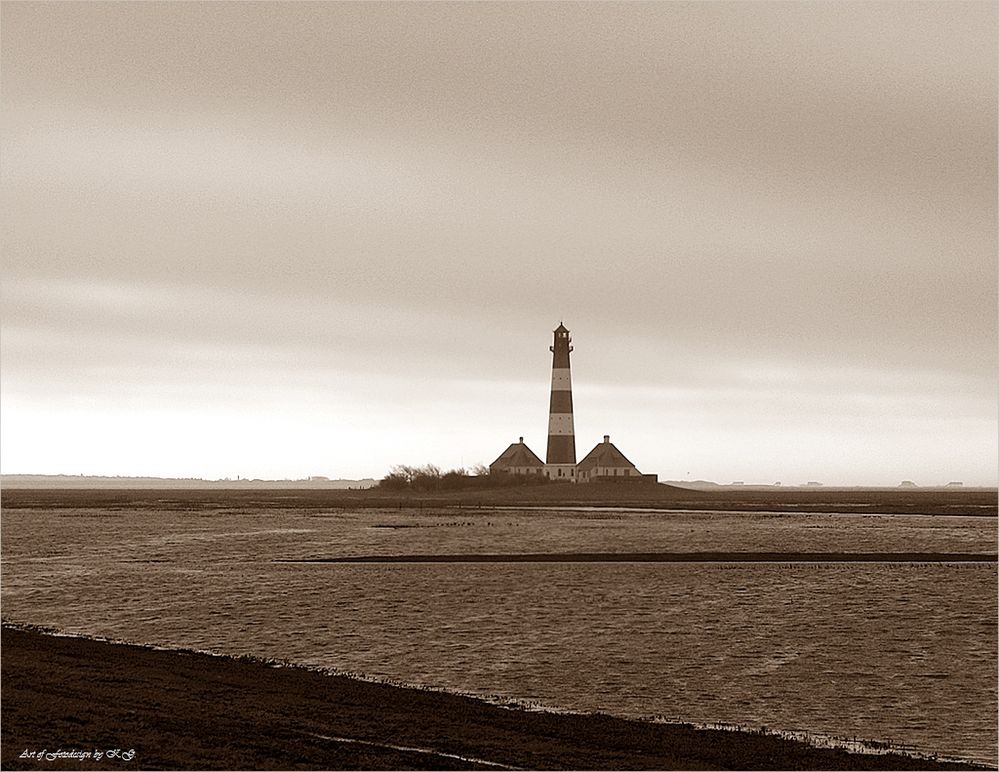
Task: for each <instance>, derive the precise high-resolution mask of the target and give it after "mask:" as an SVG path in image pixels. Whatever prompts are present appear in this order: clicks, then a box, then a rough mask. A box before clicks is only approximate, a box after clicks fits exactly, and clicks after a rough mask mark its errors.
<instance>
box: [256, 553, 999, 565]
mask: <svg viewBox="0 0 999 772" xmlns="http://www.w3.org/2000/svg"><path fill="white" fill-rule="evenodd" d="M996 557H997V556H996V555H991V554H987V553H983V552H541V553H509V554H501V555H495V554H494V555H489V554H483V555H478V554H464V555H355V556H349V557H308V558H277V559H275V560H274V561H272V562H274V563H995V562H996Z"/></svg>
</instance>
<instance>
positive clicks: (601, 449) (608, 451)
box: [577, 440, 635, 472]
mask: <svg viewBox="0 0 999 772" xmlns="http://www.w3.org/2000/svg"><path fill="white" fill-rule="evenodd" d="M597 466H608V467H631V468H634V466H635V465H634V464H633V463H631V462H630V461H629V460H628V459H627V458H626V457H625V455H624V453H622V452H621V451H620V450H618V449H617V447H615V445H614V443H613V442H611V441H610V440H607V441H606V442H601V443H599V444H598V445H597V446H596V447H595V448H594V449H593V450H591V451H590V452H589V453H587V454H586V457H585V458H584V459H583V460H582V461H580V462H579V464H578V465H577V468H578V469H579V470H580V471H583V472H588V471H590V470H591V469H593V468H594V467H597Z"/></svg>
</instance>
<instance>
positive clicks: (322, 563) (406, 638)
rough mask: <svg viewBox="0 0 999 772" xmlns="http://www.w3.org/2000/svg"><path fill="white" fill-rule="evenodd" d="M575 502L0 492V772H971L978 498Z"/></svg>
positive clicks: (983, 648) (988, 521)
mask: <svg viewBox="0 0 999 772" xmlns="http://www.w3.org/2000/svg"><path fill="white" fill-rule="evenodd" d="M544 487H545V489H546V490H547V489H557V488H559V487H562V488H563V491H564V493H565V494H566V495H568V494H572V495H573V496H576V497H579V496H582V495H584V494H585V492H584V494H580V493H579V492H578V491H576V490H568V487H567V486H544ZM574 487H576V488H582V487H584V486H574ZM592 487H594V488H596V487H597V486H592ZM603 488H604V489H605V490H609V489H611V488H620V490H619V491H617V492H616V493H615V494H614V495H616V496H617V498H616V499H611V498H600V499H599V500H593V499H594V498H598V497H605V496H610V493H606V492H600V493H598V494H585V495H586V496H591V499H590V500H578V501H577V500H575V499H574V500H573V501H571V502H566V503H564V504H559V503H558V502H557V501H552V500H548V501H543V502H534V503H533V504H532V505H528V504H524V503H521V504H518V503H516V501H515V500H513V499H507V500H504V501H495V502H487V501H482V502H475V503H474V504H472V503H471V502H470V501H469V500H468V499H467V497H466V498H465V499H462V498H457V497H455V498H451V499H446V498H438V499H433V498H428V497H410V498H408V499H400V498H399V497H394V498H393V499H392V500H389V499H385V498H384V497H380V496H379V494H378V493H377V492H374V491H373V492H355V491H350V492H346V493H345V492H342V491H329V490H325V491H324V490H319V491H310V490H280V491H260V490H236V491H226V490H197V491H177V490H132V491H122V490H115V491H103V490H60V491H22V490H7V491H4V493H3V530H2V538H3V576H2V579H3V585H2V589H3V615H4V620H5V621H7V622H9V623H12V624H15V625H18V626H22V627H23V626H32V625H41V626H45V627H47V628H51V629H53V630H58V631H60V632H62V633H67V634H71V635H74V636H82V637H54V636H51V635H43V634H41V633H39V632H37V631H32V630H25V629H10V628H5V629H4V632H3V657H2V659H0V663H2V667H3V687H2V688H3V706H4V721H3V724H2V731H3V756H2V765H3V767H4V768H11V769H13V768H31V769H39V768H48V767H49V766H53V765H54V762H50V763H49V764H48V765H45V764H40V763H39V762H38V761H35V760H32V759H29V758H27V757H26V758H23V759H22V758H21V757H20V756H21V754H22V752H23V751H25V750H30V749H35V750H41V749H45V748H47V749H48V750H52V749H53V748H56V749H57V748H58V747H59V746H61V747H62V748H64V749H84V750H87V749H91V746H93V748H98V747H104V746H107V747H108V748H125V747H126V746H127V747H128V748H133V747H134V748H135V751H136V756H135V761H134V762H133V763H132V764H131V767H132V768H209V769H230V768H254V769H263V768H299V767H300V768H455V767H457V768H474V767H477V766H482V767H483V768H485V767H488V766H489V765H493V766H496V765H506V766H512V767H526V768H556V767H558V768H566V767H570V768H690V769H694V768H742V769H745V768H761V769H764V768H769V769H773V768H780V769H790V768H814V769H818V768H868V769H873V768H911V765H915V768H928V767H930V766H931V765H932V762H931V761H929V760H928V759H927V758H926V757H929V756H932V755H934V754H936V755H938V756H941V757H944V756H946V757H957V758H960V759H964V760H965V761H966V762H967V763H972V762H978V763H982V764H985V765H987V766H994V765H995V763H996V758H995V755H996V750H995V749H996V728H995V715H996V702H995V700H996V694H995V689H994V684H995V682H996V636H995V631H996V617H997V611H996V583H997V582H996V579H997V577H996V557H995V552H996V547H995V545H996V519H995V517H994V514H995V493H994V492H992V493H989V492H984V493H983V492H977V491H936V492H925V491H923V492H918V491H917V492H912V491H899V492H898V493H897V495H893V492H890V491H889V492H884V491H882V492H872V493H871V494H870V495H869V496H868V499H867V500H866V501H865V500H864V498H863V495H862V494H861V492H857V491H825V490H823V491H790V490H789V491H787V492H786V493H785V492H783V491H781V492H776V493H775V492H773V491H763V492H758V491H738V492H726V493H725V494H724V495H726V496H729V497H730V498H729V499H728V500H723V499H722V498H720V497H719V495H716V494H715V493H714V492H712V493H711V494H705V495H703V496H702V492H699V491H697V492H690V491H680V492H679V493H678V492H677V491H678V490H679V489H670V488H669V487H668V486H642V488H643V489H645V490H639V488H638V487H634V488H630V489H629V491H627V492H626V491H625V490H624V488H625V486H610V485H608V486H603ZM625 493H627V496H625ZM653 493H655V494H656V496H658V497H659V498H656V496H653ZM545 495H546V496H550V495H551V494H548V493H546V494H545ZM643 496H645V497H646V499H645V500H642V497H643ZM760 496H762V497H764V498H760ZM628 497H631V498H628ZM514 498H515V497H514ZM538 506H540V507H544V508H543V509H539V508H532V507H538ZM803 510H804V511H803ZM872 510H877V511H872ZM983 515H984V516H983ZM990 515H991V516H990ZM89 637H102V638H108V639H113V640H118V641H129V642H132V643H134V644H143V645H142V646H139V645H136V646H130V645H123V644H116V643H109V642H102V641H95V640H90V638H89ZM150 647H162V650H159V649H155V648H150ZM198 651H204V652H211V653H212V654H213V655H222V656H210V655H208V654H200V653H195V652H198ZM240 658H242V659H240ZM258 659H259V660H265V661H268V660H272V661H280V662H286V663H290V664H293V665H295V667H272V666H269V665H268V664H267V662H261V661H257V660H258ZM251 660H252V661H251ZM329 672H336V673H338V674H341V675H329V674H328V673H329ZM350 674H358V675H363V679H362V680H357V679H355V678H349V677H346V676H348V675H350ZM376 682H379V683H376ZM385 682H390V683H391V684H394V685H389V684H388V683H385ZM403 686H408V687H412V688H402V687H403ZM460 695H468V696H460ZM495 703H499V704H495ZM504 706H505V707H504ZM512 708H516V709H512ZM539 708H542V709H551V711H554V712H547V711H546V710H538V709H539ZM656 716H658V717H660V718H659V719H658V722H650V721H647V720H638V719H643V718H649V717H656ZM663 717H666V718H665V719H663ZM714 723H722V724H728V725H740V726H743V727H747V728H749V729H752V728H754V727H755V728H761V727H764V726H766V727H769V731H768V732H767V733H760V732H754V731H745V732H731V731H716V730H708V729H695V728H694V726H692V724H696V725H705V724H714ZM795 733H797V734H795ZM791 737H809V738H812V739H813V740H817V741H819V742H822V741H823V738H840V742H839V744H840V745H844V746H848V747H849V748H851V749H853V750H859V749H863V748H865V747H866V748H869V749H870V748H879V749H883V748H885V747H888V746H889V745H890V746H891V747H893V748H895V749H901V750H905V749H908V750H910V751H912V752H914V753H921V754H923V755H924V757H923V758H921V759H917V760H913V759H912V758H910V757H909V756H893V755H890V756H884V755H870V756H863V755H857V754H852V755H850V754H847V753H846V751H845V750H843V749H842V748H825V749H819V748H815V747H811V746H809V745H806V744H802V743H797V742H795V741H793V740H792V739H789V738H791ZM853 738H857V739H858V740H862V741H867V743H868V744H867V745H864V743H859V742H858V743H853V742H852V741H853ZM833 744H835V743H833ZM21 746H23V747H21ZM15 751H16V753H15ZM88 765H89V766H90V767H94V768H96V767H101V768H116V769H117V768H127V767H128V765H124V764H122V763H121V762H114V763H112V762H109V761H108V759H107V758H105V759H103V760H102V762H100V763H97V762H94V761H93V760H89V761H88V760H79V759H77V760H74V761H70V760H69V759H62V760H60V761H58V767H57V768H59V769H67V768H74V766H75V767H77V768H80V767H88Z"/></svg>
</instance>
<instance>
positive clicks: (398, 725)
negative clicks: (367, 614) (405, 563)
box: [0, 626, 985, 769]
mask: <svg viewBox="0 0 999 772" xmlns="http://www.w3.org/2000/svg"><path fill="white" fill-rule="evenodd" d="M0 665H2V701H3V722H2V740H3V742H2V754H0V755H2V758H0V765H2V768H3V769H501V768H511V767H512V768H525V769H976V768H985V767H975V766H974V765H971V764H959V763H949V762H940V761H936V760H929V759H915V758H911V757H909V756H905V755H901V754H895V753H890V754H884V755H882V754H859V753H848V752H846V751H844V750H839V749H820V748H814V747H812V746H810V745H808V744H806V743H803V742H799V741H796V740H790V739H785V738H781V737H776V736H773V735H769V734H763V733H757V732H742V731H720V730H708V729H697V728H694V727H691V726H688V725H684V724H663V723H651V722H643V721H633V720H625V719H620V718H613V717H609V716H605V715H565V714H553V713H543V712H533V711H525V710H522V709H517V708H506V707H502V706H498V705H493V704H489V703H487V702H484V701H482V700H478V699H474V698H470V697H462V696H456V695H450V694H444V693H440V692H431V691H424V690H419V689H407V688H401V687H397V686H391V685H387V684H377V683H369V682H365V681H360V680H356V679H352V678H348V677H346V676H334V675H328V674H325V673H321V672H317V671H314V670H308V669H305V668H298V667H275V666H274V665H273V664H271V663H265V662H260V661H255V660H245V659H234V658H224V657H215V656H210V655H207V654H200V653H195V652H186V651H164V650H156V649H150V648H146V647H141V646H133V645H126V644H117V643H108V642H102V641H95V640H90V639H85V638H70V637H59V636H53V635H49V634H45V633H42V632H38V631H34V630H23V629H16V628H13V627H10V626H4V628H3V631H2V659H0ZM95 750H97V751H100V752H101V753H102V754H104V755H103V756H102V758H101V759H100V760H97V759H96V758H95V757H94V754H93V751H95ZM40 751H46V752H47V753H48V754H53V753H58V752H60V751H61V752H62V755H59V756H52V757H51V758H45V757H43V758H38V757H37V755H38V754H39V752H40ZM108 751H119V752H118V753H113V754H108V753H107V752H108ZM88 752H89V753H91V756H90V757H89V758H88V757H86V754H87V753H88ZM31 754H35V755H34V756H32V755H31ZM74 754H75V755H74ZM80 756H84V757H83V758H80ZM125 757H127V758H125Z"/></svg>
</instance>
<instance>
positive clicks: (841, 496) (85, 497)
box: [2, 483, 997, 517]
mask: <svg viewBox="0 0 999 772" xmlns="http://www.w3.org/2000/svg"><path fill="white" fill-rule="evenodd" d="M2 498H3V505H4V508H9V509H30V508H34V507H43V508H64V507H71V508H72V507H95V508H110V509H114V508H128V509H141V508H156V509H190V508H203V509H206V510H208V509H211V508H213V507H215V508H225V509H239V508H243V509H246V508H254V509H259V508H266V509H275V508H280V509H305V510H310V509H313V510H319V509H331V508H344V509H346V508H369V507H373V508H392V509H396V508H417V509H420V508H423V509H428V508H458V507H460V508H462V509H478V508H488V507H498V506H506V507H539V506H540V507H558V506H566V507H569V506H592V507H647V508H654V509H677V510H686V511H710V510H730V511H745V512H758V511H773V512H788V513H793V512H853V513H857V514H922V515H980V516H991V517H995V516H996V511H997V495H996V492H995V491H994V490H977V489H972V490H961V489H933V490H930V489H922V490H920V489H915V490H913V489H904V488H900V489H862V488H841V489H835V488H816V489H805V488H786V489H776V488H773V489H768V490H761V489H747V490H738V489H733V488H725V489H720V490H718V491H702V490H689V489H685V488H677V487H674V486H670V485H663V484H654V483H648V484H641V483H628V484H617V485H615V484H610V483H605V484H589V485H571V484H558V483H552V484H550V485H529V486H519V487H509V488H485V489H481V490H458V491H449V492H446V493H445V492H440V493H434V492H427V493H424V492H410V491H402V492H397V491H391V492H390V491H385V490H381V489H379V488H372V489H369V490H352V491H344V490H328V489H327V490H321V489H320V490H313V489H296V490H289V489H276V490H266V489H260V490H257V489H251V490H247V489H226V488H218V489H214V488H213V489H198V490H176V489H150V490H141V489H96V488H90V489H51V490H42V489H6V490H4V491H3V493H2Z"/></svg>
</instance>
